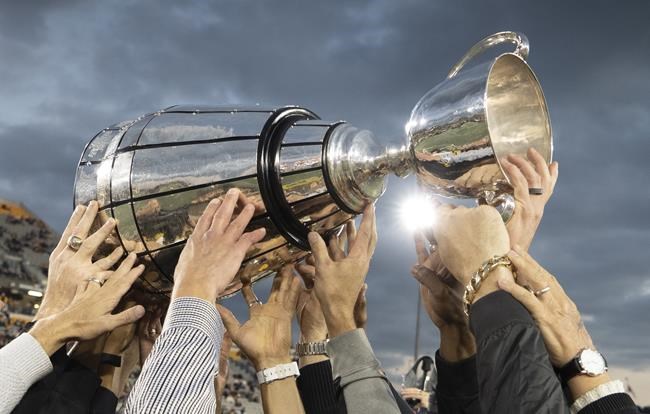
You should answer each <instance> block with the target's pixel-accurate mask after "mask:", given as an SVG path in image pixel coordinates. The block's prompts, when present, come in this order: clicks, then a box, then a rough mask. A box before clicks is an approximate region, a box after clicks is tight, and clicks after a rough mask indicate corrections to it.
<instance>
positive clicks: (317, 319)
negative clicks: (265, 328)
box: [296, 263, 327, 342]
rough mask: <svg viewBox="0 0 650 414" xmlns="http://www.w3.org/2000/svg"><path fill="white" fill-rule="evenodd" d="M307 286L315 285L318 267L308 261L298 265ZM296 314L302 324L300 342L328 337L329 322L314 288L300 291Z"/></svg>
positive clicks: (322, 339) (297, 268) (299, 272)
mask: <svg viewBox="0 0 650 414" xmlns="http://www.w3.org/2000/svg"><path fill="white" fill-rule="evenodd" d="M296 270H297V271H298V274H299V275H300V276H301V277H302V279H303V283H304V284H305V286H308V285H309V284H312V285H313V280H314V276H315V274H316V268H315V267H314V266H311V265H309V264H306V263H301V264H298V265H296ZM296 315H297V316H298V325H299V326H300V342H319V341H324V340H325V339H327V324H326V323H325V316H324V315H323V311H322V310H321V307H320V302H318V298H317V297H316V294H315V293H314V291H313V289H309V290H307V289H305V290H302V291H301V292H300V295H299V296H298V301H297V303H296Z"/></svg>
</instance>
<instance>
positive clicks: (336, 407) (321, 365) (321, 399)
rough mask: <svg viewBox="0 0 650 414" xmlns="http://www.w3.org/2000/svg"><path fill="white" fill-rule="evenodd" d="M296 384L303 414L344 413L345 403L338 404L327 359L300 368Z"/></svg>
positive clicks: (335, 388)
mask: <svg viewBox="0 0 650 414" xmlns="http://www.w3.org/2000/svg"><path fill="white" fill-rule="evenodd" d="M296 384H297V386H298V392H299V393H300V399H301V400H302V405H303V407H305V413H307V414H333V413H337V414H338V413H345V403H343V404H339V402H338V396H337V387H336V385H335V384H334V379H333V378H332V364H331V363H330V361H329V359H328V360H326V361H323V362H317V363H315V364H310V365H305V366H304V367H302V368H300V376H299V377H298V379H297V380H296ZM342 398H343V397H342V396H341V399H342ZM341 406H342V407H341Z"/></svg>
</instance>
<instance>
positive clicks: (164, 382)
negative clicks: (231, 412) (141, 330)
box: [126, 297, 224, 413]
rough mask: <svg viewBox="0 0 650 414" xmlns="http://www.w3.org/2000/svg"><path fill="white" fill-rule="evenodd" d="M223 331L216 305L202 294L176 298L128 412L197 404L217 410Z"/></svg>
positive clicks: (186, 408)
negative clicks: (216, 389) (199, 296)
mask: <svg viewBox="0 0 650 414" xmlns="http://www.w3.org/2000/svg"><path fill="white" fill-rule="evenodd" d="M223 333H224V328H223V324H222V322H221V318H220V317H219V314H218V312H217V311H216V309H215V307H214V305H212V304H210V303H208V302H206V301H204V300H200V299H197V298H187V297H182V298H177V299H174V300H173V301H172V303H171V304H170V307H169V311H168V313H167V319H166V320H165V326H164V327H163V330H162V333H161V335H160V337H159V338H158V339H157V341H156V343H155V345H154V347H153V350H152V351H151V354H150V355H149V357H148V358H147V360H146V362H145V364H144V366H143V368H142V372H141V374H140V377H139V378H138V381H137V382H136V384H135V386H134V389H133V391H132V392H131V394H130V395H129V399H128V401H127V405H126V412H127V413H140V412H183V411H192V410H193V409H196V408H197V407H204V408H205V409H208V411H212V412H214V410H215V406H216V402H215V392H214V382H213V379H214V375H215V374H216V371H217V364H218V360H219V351H220V347H221V340H222V338H223Z"/></svg>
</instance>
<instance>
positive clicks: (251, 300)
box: [241, 282, 260, 309]
mask: <svg viewBox="0 0 650 414" xmlns="http://www.w3.org/2000/svg"><path fill="white" fill-rule="evenodd" d="M241 293H242V296H243V297H244V301H246V304H247V305H248V308H249V309H250V308H252V307H253V306H257V305H259V304H260V300H259V299H258V298H257V295H256V294H255V292H254V291H253V285H252V284H251V283H250V282H249V283H244V284H243V285H242V287H241Z"/></svg>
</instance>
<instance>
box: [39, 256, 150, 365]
mask: <svg viewBox="0 0 650 414" xmlns="http://www.w3.org/2000/svg"><path fill="white" fill-rule="evenodd" d="M135 261H136V255H135V254H133V253H132V254H130V255H129V256H128V257H127V258H126V259H124V261H123V262H122V264H121V265H120V267H119V268H118V269H117V270H116V271H115V272H104V273H103V274H102V276H105V277H107V281H106V282H105V283H104V285H103V286H101V287H100V286H99V284H97V283H94V282H87V283H86V284H85V285H84V284H81V285H79V286H78V287H77V294H76V295H75V296H74V298H73V300H72V303H71V304H70V305H69V306H68V307H67V308H66V309H65V310H63V311H62V312H61V313H58V314H56V315H53V316H50V317H48V318H45V319H41V320H39V321H38V322H37V323H36V325H34V327H33V328H32V329H31V330H30V332H29V333H30V334H31V335H32V336H33V337H34V338H35V339H36V340H37V341H38V342H39V343H40V344H41V346H42V347H43V349H44V350H45V352H46V353H47V354H48V355H52V354H53V353H54V352H55V351H56V350H57V349H59V348H61V347H62V346H63V345H64V344H65V343H66V342H68V341H73V340H78V341H82V340H90V339H93V338H95V337H97V336H99V335H101V334H103V333H105V332H110V331H112V330H114V329H116V328H117V327H120V326H123V325H128V324H131V323H133V322H135V321H137V320H138V319H140V318H141V317H142V316H143V315H144V308H143V307H142V306H140V305H137V306H134V307H132V308H129V309H127V310H124V311H122V312H120V313H118V314H115V315H113V314H111V312H112V311H113V309H115V306H117V304H118V303H119V301H120V299H121V298H122V296H124V294H125V293H126V292H127V291H128V290H129V288H130V287H131V285H132V284H133V282H134V281H135V280H136V279H137V278H138V276H140V275H141V274H142V271H143V270H144V266H143V265H139V266H138V267H136V268H133V265H134V264H135Z"/></svg>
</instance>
